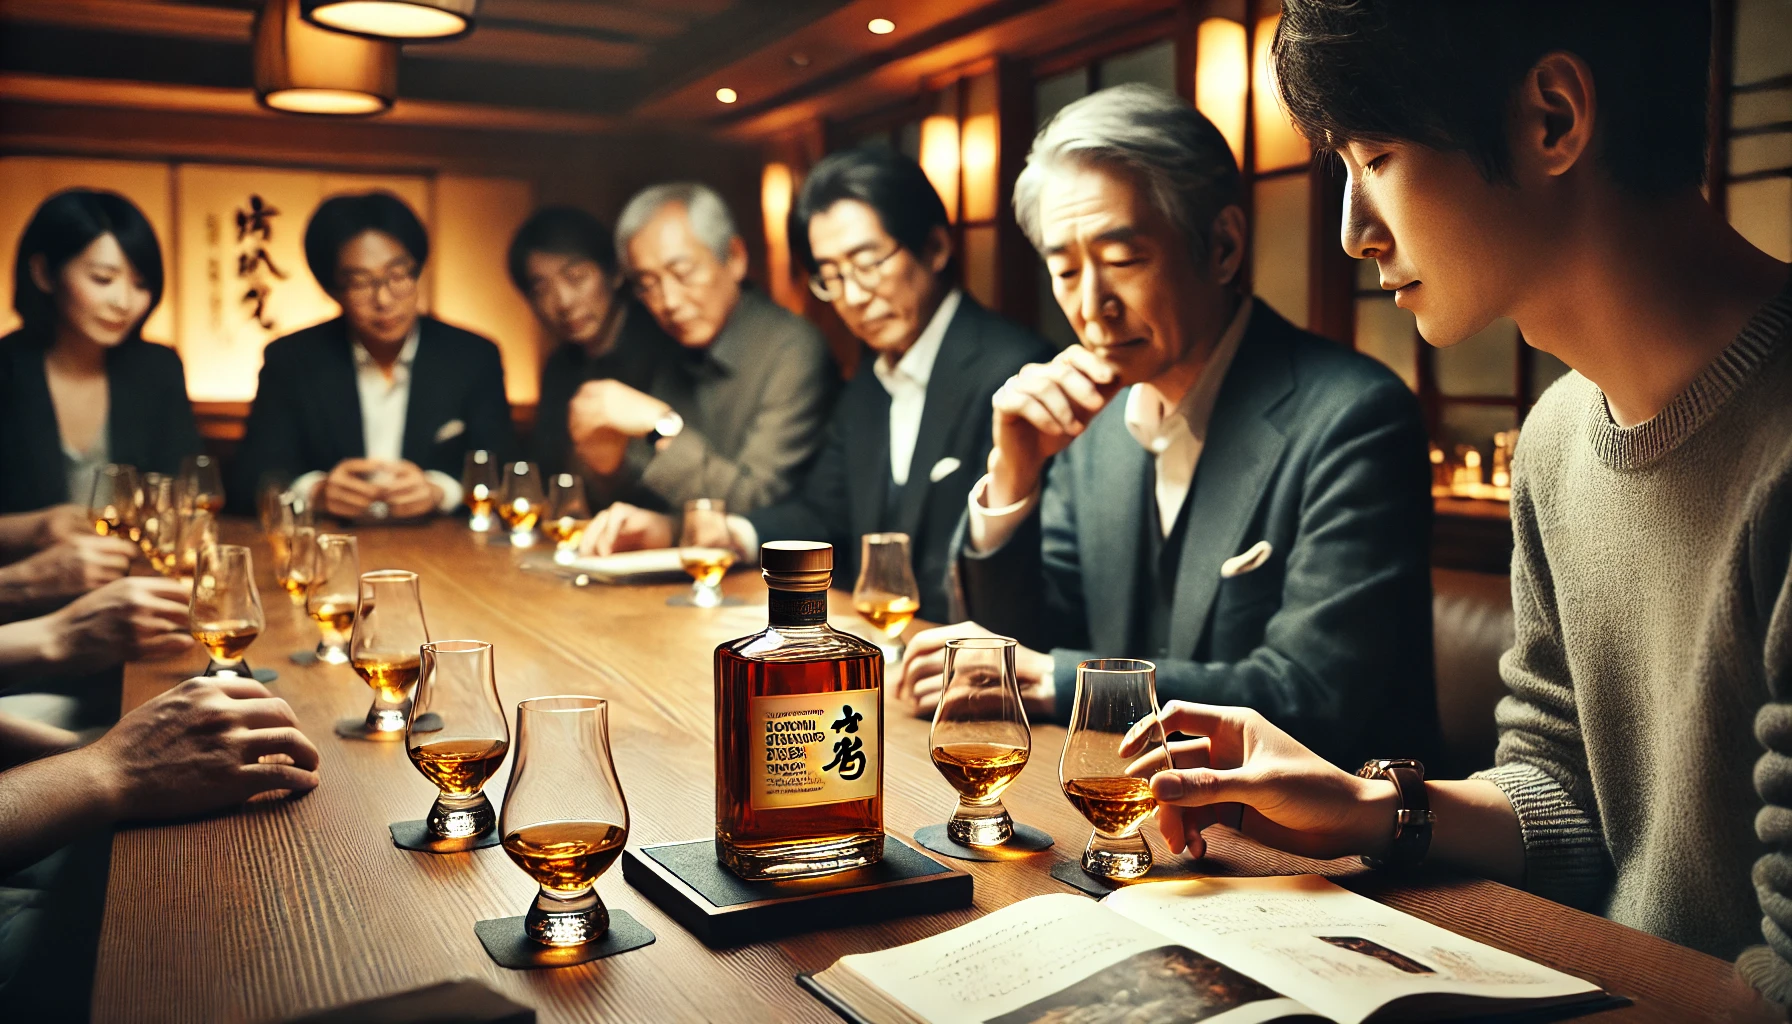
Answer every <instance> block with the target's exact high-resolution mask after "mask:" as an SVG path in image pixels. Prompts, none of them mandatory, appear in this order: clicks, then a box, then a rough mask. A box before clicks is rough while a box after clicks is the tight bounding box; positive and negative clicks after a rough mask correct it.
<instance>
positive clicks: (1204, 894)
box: [1102, 875, 1600, 1024]
mask: <svg viewBox="0 0 1792 1024" xmlns="http://www.w3.org/2000/svg"><path fill="white" fill-rule="evenodd" d="M1102 902H1103V904H1104V905H1105V906H1108V907H1111V908H1112V909H1113V910H1114V911H1115V912H1116V913H1118V914H1121V915H1124V916H1126V917H1128V918H1131V919H1132V920H1134V921H1137V922H1139V923H1140V924H1142V925H1144V926H1146V927H1147V928H1150V929H1153V930H1155V931H1159V932H1162V933H1163V934H1164V935H1165V936H1167V937H1169V938H1171V939H1173V940H1175V941H1177V942H1180V943H1182V944H1183V945H1186V946H1188V947H1189V948H1191V949H1194V950H1197V951H1199V952H1202V953H1205V954H1207V955H1208V956H1210V957H1212V958H1213V959H1215V960H1218V961H1219V962H1221V963H1223V964H1225V965H1227V966H1229V967H1231V968H1233V969H1234V970H1236V971H1239V972H1240V973H1243V974H1246V975H1249V976H1250V977H1253V978H1256V979H1258V980H1259V981H1261V982H1263V983H1264V984H1266V985H1271V986H1274V987H1275V988H1276V989H1277V990H1279V991H1280V992H1282V993H1283V994H1285V995H1287V996H1290V997H1292V998H1294V999H1297V1000H1299V1001H1301V1002H1302V1003H1305V1004H1306V1005H1308V1006H1311V1007H1312V1008H1313V1009H1315V1010H1317V1011H1318V1012H1320V1013H1321V1014H1324V1015H1325V1016H1327V1017H1330V1018H1332V1019H1333V1020H1335V1021H1338V1022H1339V1024H1358V1022H1360V1021H1361V1020H1363V1019H1364V1018H1365V1017H1367V1016H1369V1015H1370V1014H1371V1013H1373V1012H1374V1011H1375V1010H1376V1009H1377V1008H1378V1007H1381V1006H1383V1005H1384V1004H1386V1003H1388V1002H1391V1001H1392V1000H1395V999H1400V998H1403V997H1408V996H1414V995H1420V994H1424V993H1450V994H1454V995H1458V996H1477V997H1487V998H1496V999H1514V1000H1517V999H1526V1000H1534V999H1551V998H1563V997H1568V996H1573V995H1576V994H1583V993H1584V994H1596V993H1598V992H1599V991H1600V990H1599V987H1598V986H1596V985H1593V984H1590V983H1588V982H1585V981H1582V980H1581V979H1579V978H1574V977H1570V976H1569V975H1566V974H1563V973H1561V972H1560V971H1555V970H1552V969H1550V968H1548V967H1544V966H1543V965H1541V964H1536V963H1532V962H1531V961H1529V960H1526V959H1524V958H1523V957H1518V956H1514V955H1512V954H1510V953H1507V952H1504V951H1503V950H1498V949H1494V948H1493V947H1492V946H1488V945H1485V944H1483V943H1479V942H1475V941H1474V940H1472V939H1465V938H1463V937H1462V936H1460V935H1457V934H1455V933H1454V932H1451V931H1447V930H1445V929H1443V928H1439V927H1437V926H1436V925H1432V924H1428V923H1426V922H1424V921H1421V920H1419V919H1418V918H1416V917H1413V916H1411V915H1409V914H1403V913H1401V912H1400V911H1398V910H1395V909H1393V908H1392V907H1387V906H1383V905H1382V904H1380V903H1377V902H1375V901H1374V900H1371V899H1369V898H1367V897H1364V896H1359V895H1357V894H1356V893H1353V892H1350V891H1349V890H1347V889H1342V888H1339V887H1338V886H1336V885H1334V884H1332V883H1331V882H1328V881H1326V880H1325V879H1323V878H1320V877H1319V876H1318V875H1294V876H1285V877H1279V878H1204V879H1197V880H1193V881H1187V882H1158V883H1149V884H1144V885H1130V886H1127V887H1126V888H1124V889H1121V890H1119V891H1117V892H1115V893H1114V894H1113V895H1111V896H1109V897H1107V899H1105V900H1103V901H1102Z"/></svg>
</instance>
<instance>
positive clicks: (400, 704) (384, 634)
mask: <svg viewBox="0 0 1792 1024" xmlns="http://www.w3.org/2000/svg"><path fill="white" fill-rule="evenodd" d="M322 585H323V576H322V575H319V576H318V582H317V583H316V584H314V585H313V586H312V592H313V593H316V591H317V590H318V589H319V588H320V587H322ZM360 595H361V596H360V605H359V607H357V606H355V605H350V606H349V607H350V609H351V614H352V615H353V616H354V635H353V636H352V637H351V638H350V639H349V643H348V648H349V662H350V664H352V665H354V667H355V672H356V674H358V675H359V676H360V677H361V678H362V679H364V680H366V682H367V685H368V686H371V687H373V706H372V707H370V708H368V709H367V718H366V720H365V721H364V722H363V723H362V724H363V726H365V728H366V731H367V733H368V734H369V735H372V736H382V737H383V736H392V737H397V736H400V735H402V734H403V733H404V730H405V723H406V721H407V720H408V719H409V718H410V713H411V687H413V686H415V685H416V683H417V672H418V652H419V650H420V648H422V646H423V645H424V644H426V643H429V627H428V626H427V625H425V624H424V622H423V593H422V590H421V588H419V587H418V585H417V574H416V573H414V572H410V571H407V570H405V569H379V570H377V571H374V572H366V573H362V574H361V579H360Z"/></svg>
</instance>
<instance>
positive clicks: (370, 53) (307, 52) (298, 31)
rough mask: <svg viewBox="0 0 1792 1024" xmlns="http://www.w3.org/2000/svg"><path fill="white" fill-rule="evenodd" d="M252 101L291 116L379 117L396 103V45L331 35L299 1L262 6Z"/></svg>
mask: <svg viewBox="0 0 1792 1024" xmlns="http://www.w3.org/2000/svg"><path fill="white" fill-rule="evenodd" d="M255 98H256V100H258V101H259V102H260V103H261V105H262V106H264V107H267V108H269V109H270V110H279V111H283V112H286V113H291V114H331V115H336V116H347V117H354V116H361V117H365V116H367V115H369V114H379V113H383V112H384V111H386V110H388V109H390V108H391V106H392V103H393V101H394V100H396V99H397V98H398V44H397V43H393V42H381V41H378V40H373V39H363V38H362V37H360V36H353V35H347V34H345V33H342V32H331V31H329V30H327V29H321V28H318V27H317V26H316V25H312V24H309V23H307V22H306V21H305V20H304V19H303V18H302V17H300V15H299V0H267V2H266V3H265V4H264V5H262V9H261V13H260V15H258V16H257V19H256V22H255Z"/></svg>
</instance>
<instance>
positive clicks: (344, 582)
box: [294, 533, 417, 729]
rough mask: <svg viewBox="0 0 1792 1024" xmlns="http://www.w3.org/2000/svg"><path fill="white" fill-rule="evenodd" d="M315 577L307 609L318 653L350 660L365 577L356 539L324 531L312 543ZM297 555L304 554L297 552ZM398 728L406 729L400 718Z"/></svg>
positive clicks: (413, 659) (328, 659)
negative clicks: (351, 633) (360, 583)
mask: <svg viewBox="0 0 1792 1024" xmlns="http://www.w3.org/2000/svg"><path fill="white" fill-rule="evenodd" d="M311 547H312V550H311V551H310V552H308V553H307V554H308V555H309V557H310V569H311V579H310V581H309V583H308V585H307V587H306V590H305V612H306V614H308V615H310V616H311V618H312V619H313V620H315V621H316V622H317V629H318V633H319V636H318V640H317V650H316V652H315V653H316V654H317V657H318V660H319V661H326V662H329V663H330V664H332V665H346V664H347V663H348V643H349V631H350V630H351V629H353V628H354V625H355V605H356V603H357V602H358V601H359V600H360V593H361V591H360V590H359V588H358V586H357V583H356V581H357V580H359V579H360V576H361V551H360V547H359V546H358V545H357V544H356V543H355V538H353V537H351V536H349V535H348V534H345V533H320V534H318V535H317V543H316V544H314V545H311ZM294 557H302V556H298V555H295V556H294ZM416 658H417V645H416V644H412V645H411V668H412V678H413V679H415V673H416V664H417V662H416ZM395 728H398V729H402V728H404V723H403V722H402V721H400V722H399V723H398V724H397V725H396V726H395Z"/></svg>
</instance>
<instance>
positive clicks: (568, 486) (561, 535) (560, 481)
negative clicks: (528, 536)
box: [541, 473, 591, 565]
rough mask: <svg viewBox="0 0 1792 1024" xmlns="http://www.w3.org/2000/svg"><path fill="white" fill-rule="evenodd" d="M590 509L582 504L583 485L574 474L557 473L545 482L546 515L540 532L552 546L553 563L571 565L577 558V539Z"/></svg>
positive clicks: (580, 534) (583, 528) (582, 531)
mask: <svg viewBox="0 0 1792 1024" xmlns="http://www.w3.org/2000/svg"><path fill="white" fill-rule="evenodd" d="M590 519H591V509H590V507H589V506H588V505H586V504H585V481H584V480H582V479H580V478H579V475H578V474H577V473H560V474H557V475H555V477H554V478H553V479H552V480H549V481H548V503H547V513H546V514H545V515H544V516H542V520H541V531H542V532H543V533H545V534H547V536H548V539H549V540H551V541H553V542H554V561H555V562H557V563H559V564H561V565H568V564H570V563H571V562H572V561H573V559H575V558H577V557H578V555H579V539H580V538H581V537H583V536H584V535H585V525H586V523H587V522H588V521H589V520H590Z"/></svg>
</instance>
